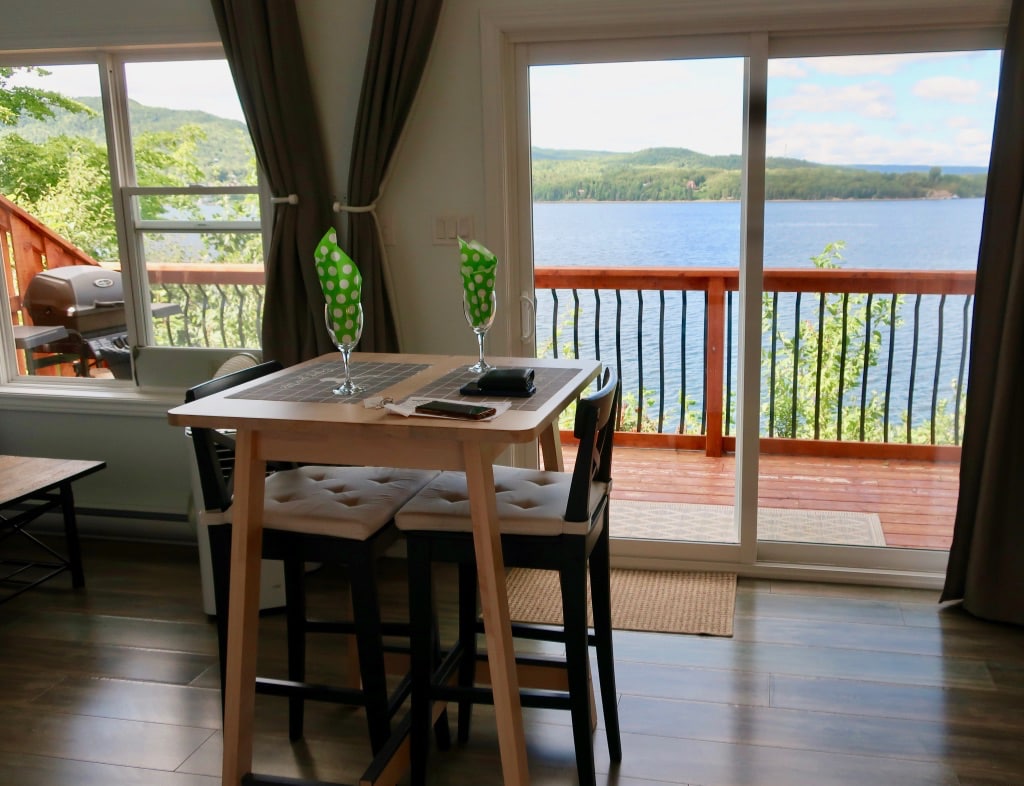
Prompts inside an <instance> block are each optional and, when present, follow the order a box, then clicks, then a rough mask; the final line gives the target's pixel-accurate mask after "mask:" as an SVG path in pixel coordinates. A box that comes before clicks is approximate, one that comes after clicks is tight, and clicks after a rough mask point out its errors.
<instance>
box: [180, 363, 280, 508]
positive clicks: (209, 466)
mask: <svg viewBox="0 0 1024 786" xmlns="http://www.w3.org/2000/svg"><path fill="white" fill-rule="evenodd" d="M282 368H283V366H282V365H281V363H280V362H278V361H276V360H268V361H267V362H265V363H260V364H258V365H255V366H250V367H248V368H243V369H240V370H239V371H234V372H232V373H230V374H224V375H223V376H220V377H215V378H213V379H211V380H207V381H206V382H201V383H200V384H198V385H196V386H194V387H191V388H189V389H188V390H186V391H185V403H186V404H187V403H189V402H191V401H196V400H198V399H201V398H205V397H206V396H212V395H213V394H214V393H220V392H221V391H224V390H228V389H230V388H233V387H235V386H236V385H241V384H242V383H243V382H250V381H252V380H254V379H259V378H260V377H264V376H266V375H267V374H273V373H274V372H275V371H280V370H281V369H282ZM191 434H192V447H193V449H194V450H195V454H196V466H197V467H198V469H199V482H200V484H201V486H202V490H203V500H202V502H203V509H204V510H227V509H228V508H229V507H231V497H232V494H233V491H234V489H233V485H234V484H233V478H234V469H235V440H234V439H233V438H232V437H231V436H229V435H228V434H223V433H221V432H219V431H217V430H216V429H211V428H196V427H193V428H192V429H191Z"/></svg>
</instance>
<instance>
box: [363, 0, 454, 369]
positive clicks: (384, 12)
mask: <svg viewBox="0 0 1024 786" xmlns="http://www.w3.org/2000/svg"><path fill="white" fill-rule="evenodd" d="M441 5H442V0H377V7H376V10H375V11H374V16H373V30H372V31H371V33H370V46H369V49H368V50H367V54H366V70H365V71H364V73H363V87H362V93H361V95H360V98H359V111H358V114H357V115H356V127H355V136H354V139H353V143H352V163H351V166H350V168H349V177H348V204H349V205H351V206H353V207H367V206H371V205H373V204H374V203H375V202H376V201H377V199H378V197H379V196H380V194H381V190H382V185H383V183H384V178H385V177H386V174H387V169H388V165H389V164H390V162H391V158H392V156H393V155H394V152H395V150H396V148H397V147H398V142H399V139H400V138H401V134H402V128H403V127H404V126H405V121H406V119H407V118H408V116H409V109H410V108H411V106H412V102H413V98H414V97H415V96H416V90H417V88H418V87H419V83H420V78H421V76H422V75H423V69H424V67H425V66H426V62H427V55H428V54H429V53H430V46H431V44H432V42H433V40H434V31H435V30H436V29H437V20H438V17H439V16H440V14H441ZM348 220H349V225H348V241H349V256H351V257H352V259H353V260H355V262H356V264H357V265H358V266H359V270H360V272H361V273H362V274H363V311H364V325H365V326H364V328H363V338H362V341H361V343H360V344H359V348H360V349H361V350H363V351H366V352H397V351H398V350H399V346H398V332H397V329H396V327H395V318H394V314H393V311H392V302H391V298H392V294H391V293H389V292H388V290H387V274H386V271H385V269H384V257H383V249H382V248H381V244H380V239H379V234H378V230H377V224H376V216H375V214H374V213H373V212H372V211H370V212H351V213H348Z"/></svg>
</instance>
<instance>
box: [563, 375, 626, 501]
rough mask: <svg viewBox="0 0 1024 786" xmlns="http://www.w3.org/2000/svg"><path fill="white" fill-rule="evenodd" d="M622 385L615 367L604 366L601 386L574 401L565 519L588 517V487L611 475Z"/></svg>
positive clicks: (609, 478)
mask: <svg viewBox="0 0 1024 786" xmlns="http://www.w3.org/2000/svg"><path fill="white" fill-rule="evenodd" d="M620 399H621V387H620V385H619V375H618V373H616V371H615V369H612V368H606V369H605V372H604V378H603V381H602V383H601V388H600V389H599V390H598V391H597V392H596V393H593V394H591V395H589V396H585V397H582V398H580V400H579V401H577V402H576V423H575V428H574V429H573V434H574V436H575V437H576V438H577V439H578V440H579V447H578V448H577V450H576V464H575V466H574V467H573V474H572V483H571V484H570V487H569V500H568V502H567V504H566V507H565V520H566V521H588V520H589V519H590V514H591V511H590V487H591V484H592V483H593V482H594V481H595V480H597V481H601V482H608V481H609V480H611V477H612V444H613V442H614V435H615V424H616V423H617V422H618V420H619V405H620V404H619V402H620Z"/></svg>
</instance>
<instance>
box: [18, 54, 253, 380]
mask: <svg viewBox="0 0 1024 786" xmlns="http://www.w3.org/2000/svg"><path fill="white" fill-rule="evenodd" d="M223 59H224V50H223V47H221V46H220V45H219V44H218V45H205V44H204V45H190V46H182V47H167V46H149V47H125V48H112V49H88V50H73V51H69V50H61V51H45V50H40V51H34V52H32V53H31V54H25V53H7V54H3V55H0V62H2V63H3V64H4V65H5V66H29V65H39V64H44V65H95V66H96V68H97V70H98V78H99V85H100V97H101V103H102V107H103V121H104V127H105V131H106V145H107V154H108V161H109V167H110V176H111V194H112V199H113V209H114V218H115V226H116V232H117V240H118V252H119V256H120V259H121V262H122V266H121V272H122V280H123V285H124V296H125V317H126V327H127V333H128V339H129V341H130V343H131V345H132V347H149V346H153V345H154V344H155V341H154V328H153V322H152V319H151V317H150V314H149V307H148V304H149V302H150V296H149V278H148V275H147V274H146V269H145V253H144V236H145V234H146V233H153V232H159V233H172V232H179V233H185V232H188V233H196V232H203V233H209V232H260V233H261V234H262V235H263V237H262V240H263V243H264V247H265V246H266V244H267V243H268V241H269V236H268V235H269V226H270V224H269V221H268V208H269V204H270V200H269V193H268V191H267V188H266V185H265V181H264V179H263V178H262V177H261V176H260V175H261V173H259V172H258V173H257V176H258V178H259V180H260V182H259V184H258V185H256V186H185V187H181V188H177V187H148V186H139V185H138V184H137V181H136V178H135V166H134V158H133V155H134V151H133V149H132V137H131V131H130V123H129V115H128V95H127V82H126V79H125V65H126V64H129V63H138V62H162V61H183V60H223ZM169 194H173V195H203V194H217V195H222V194H257V195H258V196H259V197H260V215H261V220H260V221H216V220H209V221H159V220H156V221H144V220H142V219H141V217H140V214H139V211H138V209H137V204H138V199H139V197H143V196H154V195H169ZM0 287H2V288H4V289H5V288H6V282H5V280H4V279H0ZM2 294H3V295H4V296H6V292H3V293H2ZM11 328H12V325H11V322H10V320H9V319H3V320H0V343H2V347H3V350H2V351H0V393H18V394H26V395H31V394H33V393H37V394H50V395H58V396H67V395H71V396H74V397H76V398H79V397H83V396H86V397H87V396H96V397H99V398H105V397H109V396H111V395H116V396H117V397H122V396H124V395H125V394H126V393H129V392H130V391H131V389H132V388H135V387H136V383H135V382H134V381H132V380H111V379H93V378H74V379H72V378H62V377H32V376H21V375H20V374H19V372H18V364H17V358H16V354H15V353H16V350H15V349H14V339H13V333H12V331H11ZM162 349H164V348H162ZM200 349H204V348H191V347H178V348H173V351H176V352H193V353H194V352H196V351H197V350H200Z"/></svg>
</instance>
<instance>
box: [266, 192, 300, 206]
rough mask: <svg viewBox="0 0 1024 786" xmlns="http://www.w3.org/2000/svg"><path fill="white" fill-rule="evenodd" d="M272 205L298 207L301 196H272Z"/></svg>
mask: <svg viewBox="0 0 1024 786" xmlns="http://www.w3.org/2000/svg"><path fill="white" fill-rule="evenodd" d="M270 204H272V205H297V204H299V195H298V194H289V195H288V196H283V197H276V196H272V197H270Z"/></svg>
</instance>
